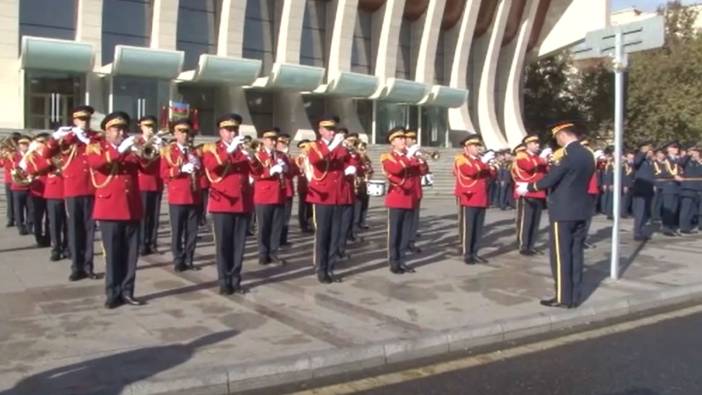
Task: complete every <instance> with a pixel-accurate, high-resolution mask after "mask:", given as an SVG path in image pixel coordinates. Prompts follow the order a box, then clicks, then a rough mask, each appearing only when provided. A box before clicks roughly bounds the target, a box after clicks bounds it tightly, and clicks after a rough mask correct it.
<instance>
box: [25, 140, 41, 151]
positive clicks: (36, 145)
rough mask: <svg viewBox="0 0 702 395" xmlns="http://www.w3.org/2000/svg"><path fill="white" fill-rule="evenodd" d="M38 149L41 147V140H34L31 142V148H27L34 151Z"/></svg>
mask: <svg viewBox="0 0 702 395" xmlns="http://www.w3.org/2000/svg"><path fill="white" fill-rule="evenodd" d="M37 149H39V142H38V141H32V142H31V143H29V148H28V149H27V152H34V151H36V150H37Z"/></svg>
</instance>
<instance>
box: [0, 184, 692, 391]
mask: <svg viewBox="0 0 702 395" xmlns="http://www.w3.org/2000/svg"><path fill="white" fill-rule="evenodd" d="M371 206H372V209H371V221H370V224H371V226H372V228H371V229H370V230H369V231H367V232H365V233H364V234H363V236H364V237H365V240H366V242H365V243H363V244H362V245H359V246H357V247H353V248H351V249H350V253H351V254H352V259H351V261H348V262H345V263H343V264H342V265H341V267H340V268H339V270H337V272H338V273H339V274H341V275H343V277H344V282H343V283H341V284H332V285H327V286H325V285H321V284H319V283H318V282H317V281H316V278H315V277H314V276H313V275H312V268H311V248H312V239H311V238H310V237H308V236H301V235H300V234H299V233H298V232H297V230H298V228H297V225H296V224H295V223H294V222H293V223H291V232H292V236H291V241H292V242H294V245H293V247H292V248H290V249H289V250H285V251H284V252H283V254H281V255H283V256H284V257H286V258H288V259H289V261H290V263H289V264H288V265H287V266H285V267H262V266H259V265H257V263H256V262H257V259H256V257H257V256H256V247H255V240H254V239H253V238H250V239H249V241H248V245H247V251H246V261H245V265H244V266H245V267H244V270H245V273H244V285H245V286H246V287H248V288H249V289H250V292H249V293H248V294H246V295H244V296H233V297H225V296H220V295H219V294H218V289H217V285H216V268H215V266H214V252H213V243H212V236H211V235H209V234H207V235H205V236H204V237H203V239H204V240H202V241H200V242H199V245H198V251H197V252H198V259H197V262H196V264H197V265H202V267H203V270H202V271H199V272H185V273H177V274H176V273H174V272H173V270H172V265H171V264H170V262H169V257H170V254H163V255H156V256H149V257H147V258H146V259H142V260H141V261H140V263H139V265H140V270H139V271H138V274H137V291H136V294H137V296H139V297H143V298H145V299H146V300H147V301H148V305H146V306H143V307H138V308H135V307H131V306H124V307H120V308H118V309H116V310H105V309H104V308H103V303H104V289H103V288H104V282H103V281H91V280H83V281H79V282H76V283H69V282H68V281H67V277H68V274H69V262H68V261H60V262H58V263H52V262H49V260H48V254H49V253H48V249H37V248H34V247H33V238H32V237H31V236H25V237H20V236H18V235H17V232H16V229H14V228H11V229H5V228H2V229H0V236H1V237H0V271H1V272H2V275H1V276H0V300H2V303H1V304H0V355H2V361H3V363H2V364H0V394H2V395H6V394H68V393H70V394H89V393H95V394H98V393H99V394H153V393H167V392H171V391H173V392H175V391H182V393H187V394H199V393H226V391H227V388H230V390H232V391H235V390H244V389H250V388H256V387H260V386H267V385H274V384H279V383H283V382H286V381H291V380H299V379H305V378H309V377H313V376H317V375H324V374H331V373H336V372H340V371H348V370H353V369H360V368H363V367H370V366H379V365H382V364H386V363H390V362H394V361H399V360H405V359H410V358H416V357H418V356H424V355H430V354H435V353H440V352H446V351H453V350H461V349H466V348H471V347H475V346H477V345H483V344H488V343H498V342H501V341H504V340H507V339H515V338H519V337H523V336H527V335H533V334H538V333H546V332H549V331H552V330H555V329H558V328H565V327H570V326H575V325H579V324H584V323H587V322H593V321H599V320H604V319H607V318H611V317H617V316H622V315H626V314H629V313H631V312H634V311H640V310H646V309H650V308H654V307H660V306H665V305H668V304H677V303H681V302H685V301H689V300H692V299H695V298H697V297H700V296H702V265H701V264H700V263H699V262H700V258H699V257H700V253H702V236H688V237H681V238H673V239H670V238H664V237H663V236H655V237H654V239H652V240H651V241H649V242H648V243H646V244H645V245H640V244H639V243H634V242H633V241H632V240H631V233H630V228H631V222H630V221H629V220H625V221H624V222H623V227H624V232H623V233H622V240H623V246H622V257H623V260H624V263H623V274H622V279H621V280H620V281H617V282H612V281H610V280H608V279H607V278H608V276H609V259H608V257H607V252H608V249H609V245H608V241H609V238H610V226H611V224H610V222H608V221H606V220H605V219H604V218H603V217H601V216H600V217H596V218H595V220H594V221H593V226H592V233H593V236H592V237H591V240H592V241H594V242H596V243H597V246H596V248H594V249H592V250H588V251H587V252H586V259H587V262H588V264H587V269H586V273H585V283H586V290H587V291H586V294H587V299H586V301H585V302H584V303H583V305H582V306H580V307H579V308H578V309H575V310H563V309H549V308H544V307H542V306H540V305H539V303H538V299H539V298H541V297H544V296H547V295H549V294H550V290H551V289H552V286H553V285H552V280H551V275H550V267H549V265H548V259H547V256H546V255H542V256H537V257H532V258H529V259H525V258H523V257H521V256H520V255H518V254H517V252H516V249H515V245H514V239H515V236H514V233H515V232H514V212H513V211H507V212H502V211H499V210H490V211H489V212H488V214H487V220H486V223H487V231H488V234H487V235H486V237H485V240H484V243H483V245H485V247H484V248H483V250H482V253H481V254H482V255H483V256H484V257H486V258H488V259H490V263H489V264H487V265H476V266H466V265H464V264H463V263H462V260H461V259H460V257H457V256H455V255H454V253H455V251H456V247H457V240H456V238H457V236H456V222H455V207H454V202H453V200H452V199H450V198H437V199H428V200H426V201H425V202H424V203H423V210H422V226H421V232H422V234H423V236H422V238H421V243H420V247H421V248H423V249H424V252H423V253H422V254H420V255H419V256H418V257H413V258H412V259H411V260H410V264H411V265H412V266H414V267H416V268H417V273H415V274H405V275H402V276H396V275H392V274H391V273H389V271H388V270H387V267H386V262H385V259H384V257H385V255H386V251H385V223H386V217H385V216H386V214H385V210H384V209H383V208H382V200H378V199H375V200H373V201H372V203H371ZM0 210H4V205H0ZM544 217H546V216H544ZM293 218H294V217H293ZM163 220H164V221H165V217H164V218H163ZM543 225H544V226H545V225H546V223H545V222H544V223H543ZM161 232H162V234H161V235H160V248H161V250H162V251H165V250H167V245H168V237H169V234H168V232H167V229H166V228H165V227H163V226H162V229H161ZM541 240H542V241H543V242H542V244H543V243H544V242H545V241H546V240H547V235H546V233H545V232H544V233H543V235H542V237H541ZM96 250H97V251H100V249H99V248H98V249H96ZM96 266H97V271H98V272H102V271H103V269H104V265H103V261H102V258H101V257H96Z"/></svg>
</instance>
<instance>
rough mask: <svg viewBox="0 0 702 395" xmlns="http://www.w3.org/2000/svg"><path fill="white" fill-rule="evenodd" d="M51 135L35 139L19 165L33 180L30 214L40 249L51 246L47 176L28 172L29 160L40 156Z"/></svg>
mask: <svg viewBox="0 0 702 395" xmlns="http://www.w3.org/2000/svg"><path fill="white" fill-rule="evenodd" d="M50 136H51V135H50V134H49V133H40V134H38V135H36V136H35V137H34V139H33V140H32V142H31V143H30V144H29V149H28V151H27V153H26V154H25V156H24V157H23V158H22V160H21V161H20V163H19V165H20V167H21V168H22V170H23V171H24V172H27V173H28V175H29V176H30V177H31V178H32V182H31V184H30V186H29V208H30V209H29V213H30V214H31V216H32V228H33V229H32V232H33V233H34V240H35V241H36V243H37V246H39V247H48V246H49V245H51V239H50V237H49V218H48V213H47V211H46V198H45V197H44V193H45V189H46V182H47V175H46V174H45V173H41V174H36V173H35V174H32V173H31V172H29V171H28V168H29V163H28V161H29V158H30V157H31V158H35V157H37V156H38V155H39V153H38V151H40V150H42V149H43V148H44V145H45V144H46V141H47V140H48V138H49V137H50Z"/></svg>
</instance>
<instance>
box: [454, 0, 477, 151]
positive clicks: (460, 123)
mask: <svg viewBox="0 0 702 395" xmlns="http://www.w3.org/2000/svg"><path fill="white" fill-rule="evenodd" d="M465 1H466V5H465V8H464V9H463V15H462V16H461V19H460V20H459V22H458V24H456V26H454V27H453V29H451V31H450V34H449V37H453V36H455V37H456V38H455V41H456V49H455V53H454V55H453V60H452V61H451V73H450V76H449V87H451V88H458V89H469V86H468V76H467V73H466V70H467V69H468V60H469V59H470V53H471V47H472V45H473V32H474V31H475V25H476V23H477V21H478V12H479V10H480V0H465ZM473 94H474V92H473V91H472V90H469V91H468V95H469V96H472V95H473ZM469 105H470V100H467V101H466V104H464V105H463V106H461V107H458V108H449V110H448V120H449V128H450V129H453V130H467V131H471V132H472V131H475V126H473V120H472V119H471V116H470V111H469V110H468V106H469ZM462 135H463V133H461V135H460V136H455V138H454V136H449V138H450V139H451V140H452V141H453V140H458V139H460V138H461V137H463V136H462Z"/></svg>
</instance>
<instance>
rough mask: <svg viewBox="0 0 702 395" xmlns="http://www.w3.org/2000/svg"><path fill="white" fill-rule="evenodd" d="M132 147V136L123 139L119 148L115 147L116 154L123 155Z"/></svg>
mask: <svg viewBox="0 0 702 395" xmlns="http://www.w3.org/2000/svg"><path fill="white" fill-rule="evenodd" d="M76 136H78V135H77V134H76ZM79 138H80V137H79ZM81 141H82V140H81ZM133 145H134V136H129V137H127V138H126V139H124V141H122V143H120V145H119V147H117V152H119V153H120V154H123V153H125V152H127V150H128V149H130V148H132V146H133Z"/></svg>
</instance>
